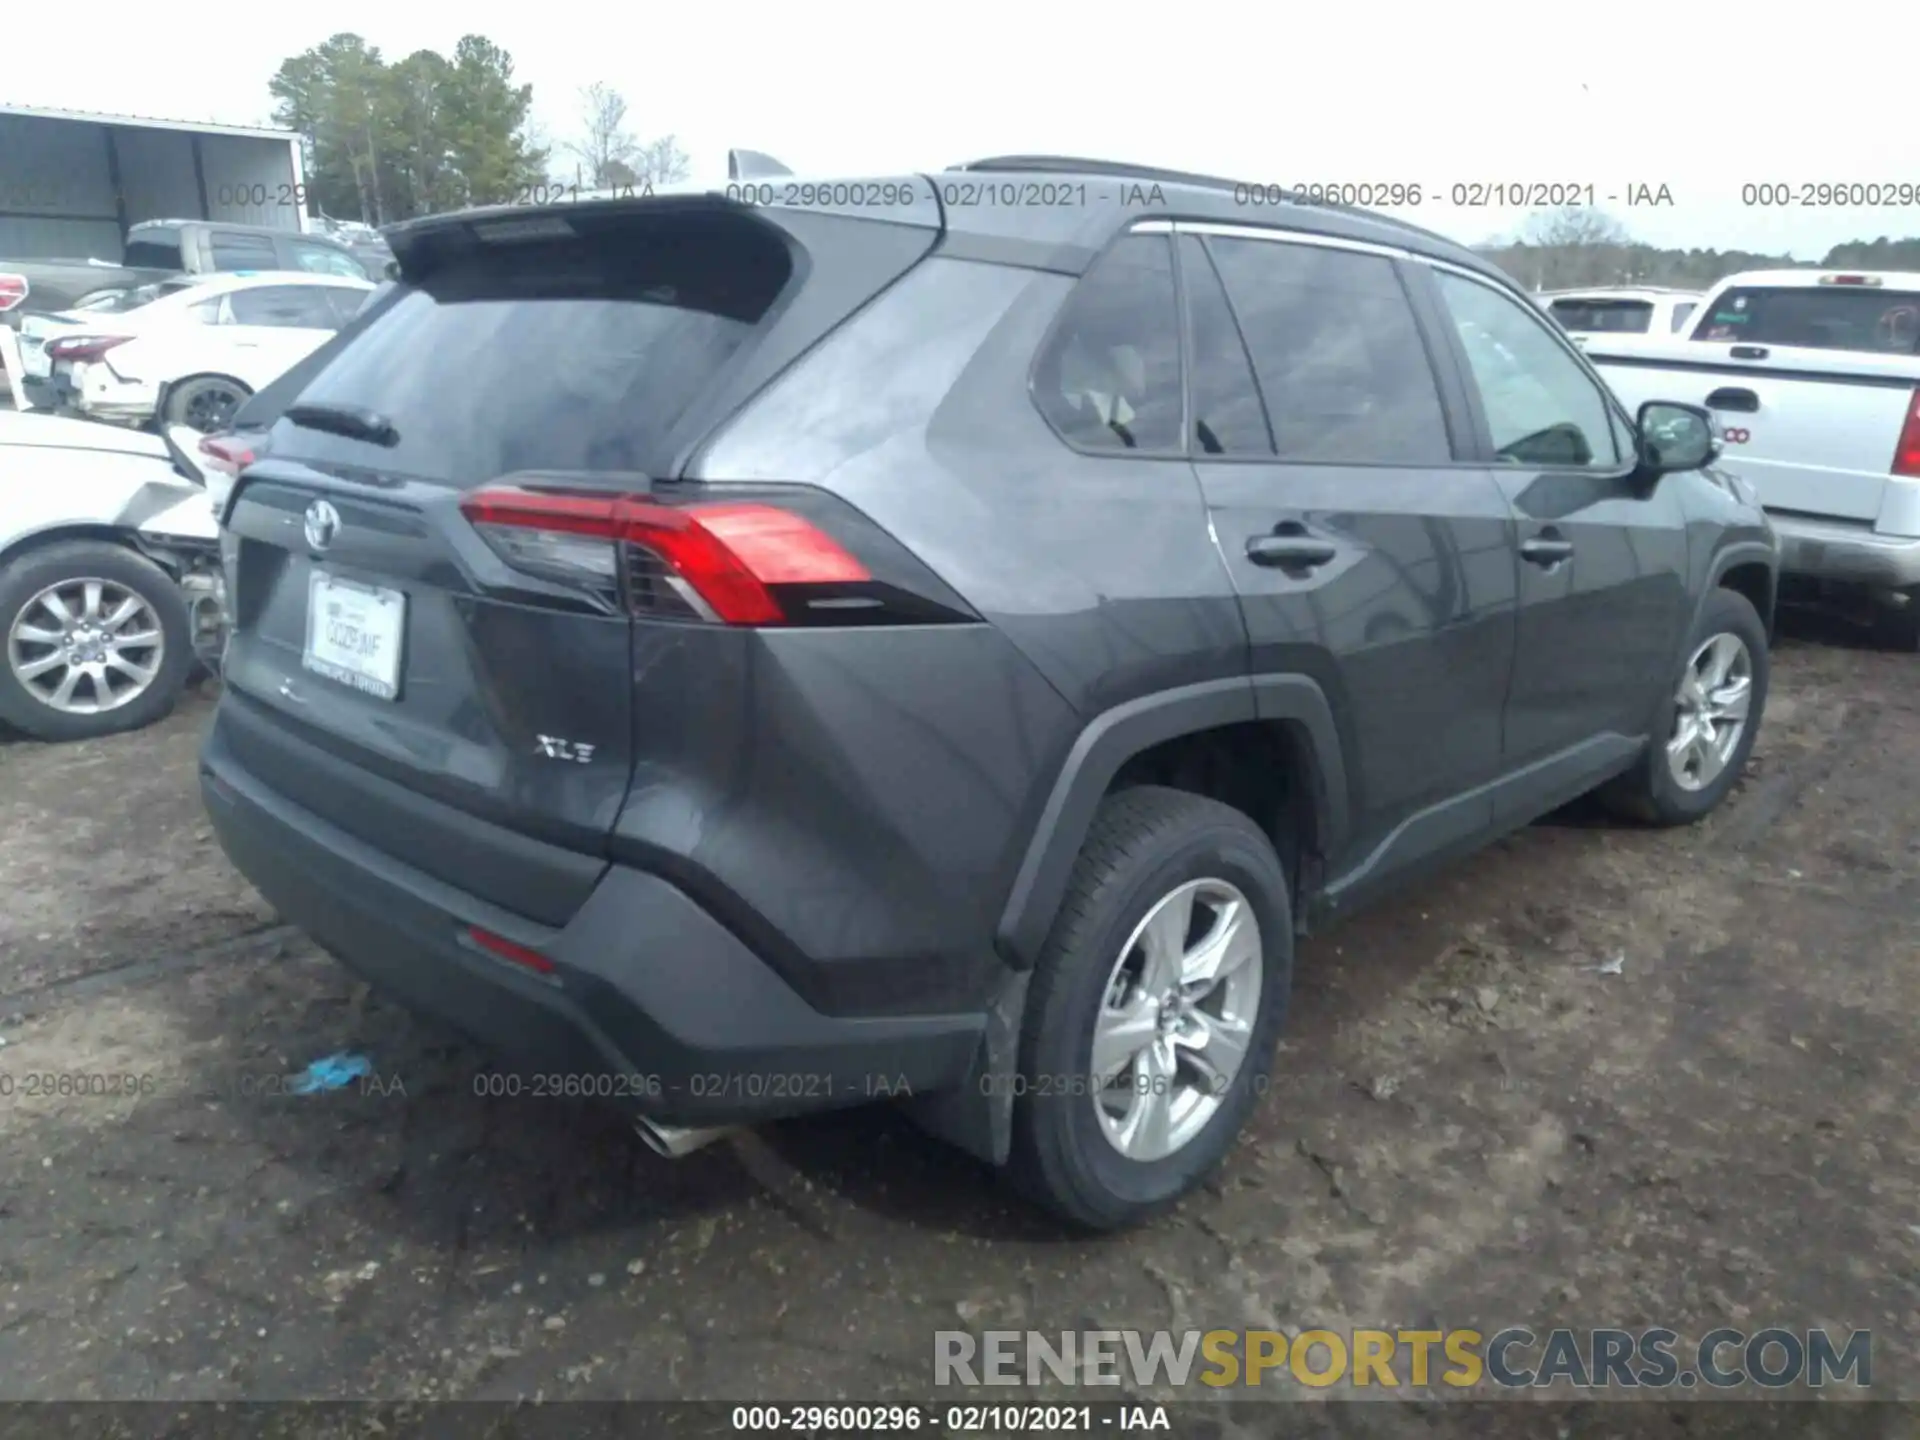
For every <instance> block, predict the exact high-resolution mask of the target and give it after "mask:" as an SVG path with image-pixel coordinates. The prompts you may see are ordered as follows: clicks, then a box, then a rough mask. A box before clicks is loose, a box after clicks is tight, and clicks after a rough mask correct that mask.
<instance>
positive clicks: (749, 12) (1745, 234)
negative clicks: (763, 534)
mask: <svg viewBox="0 0 1920 1440" xmlns="http://www.w3.org/2000/svg"><path fill="white" fill-rule="evenodd" d="M108 8H110V7H108ZM89 13H91V14H94V15H96V16H101V17H102V19H103V23H104V24H105V25H106V26H107V28H108V31H109V32H111V33H115V34H119V35H121V36H122V39H123V41H124V39H125V36H126V35H127V34H128V33H130V32H129V31H128V30H127V29H126V28H124V27H123V26H122V25H121V23H120V22H119V21H117V20H114V19H113V17H112V16H111V15H105V14H103V11H102V9H101V7H98V6H96V7H95V8H94V10H92V11H90V12H89ZM1834 13H1835V14H1839V13H1840V12H1834ZM1905 13H1906V12H1905V11H1904V10H1900V9H1898V8H1896V9H1895V10H1893V11H1888V12H1887V14H1888V15H1894V14H1905ZM1731 14H1732V12H1729V11H1727V10H1726V9H1725V8H1724V7H1720V6H1715V7H1712V8H1711V9H1709V8H1708V7H1707V6H1705V5H1689V4H1685V3H1678V0H1670V3H1665V4H1660V5H1648V4H1639V3H1616V4H1610V5H1607V6H1605V7H1587V6H1582V7H1580V8H1579V9H1578V10H1577V11H1576V10H1574V9H1572V8H1571V7H1564V6H1553V5H1540V4H1533V5H1526V6H1519V5H1514V6H1502V5H1490V4H1483V5H1480V6H1477V7H1476V6H1425V5H1422V6H1418V7H1415V6H1412V5H1408V6H1406V7H1405V8H1404V9H1394V8H1392V7H1386V6H1380V5H1377V4H1369V3H1367V0H1357V3H1354V0H1334V3H1330V4H1317V5H1313V6H1311V7H1308V6H1300V5H1289V6H1285V7H1281V6H1275V5H1272V4H1268V3H1261V0H1183V3H1181V4H1177V5H1173V6H1155V7H1152V8H1151V9H1149V8H1147V7H1144V6H1139V7H1135V6H1129V5H1116V4H1107V5H1088V4H1074V5H1053V6H1048V5H1045V4H1042V3H1038V0H1024V3H1009V0H970V3H964V4H953V3H946V4H941V5H928V4H919V5H906V4H868V3H839V4H830V3H824V0H820V3H811V4H806V3H802V4H784V5H780V6H774V5H771V4H768V5H766V6H764V7H757V6H738V5H731V4H711V5H702V4H670V5H616V4H604V3H595V4H584V3H583V4H578V5H568V6H548V7H543V6H537V5H528V4H525V3H524V0H463V3H461V4H459V5H457V6H455V5H433V4H420V5H417V6H416V7H414V8H413V9H411V10H408V9H406V8H404V7H401V6H397V5H371V4H366V3H365V0H336V3H334V4H331V5H328V6H324V7H315V6H287V7H281V6H278V5H265V6H254V7H248V8H247V9H246V10H245V13H244V16H241V17H240V18H239V20H238V22H237V23H235V22H234V21H233V20H231V19H223V18H219V17H215V18H212V19H206V20H204V21H196V22H194V23H191V24H166V23H155V22H153V20H152V16H151V15H150V14H149V13H148V12H147V11H145V10H141V11H140V12H138V17H137V19H136V18H135V17H134V16H133V15H132V13H131V12H130V13H129V17H128V20H127V24H129V25H137V29H138V36H139V39H138V43H137V44H134V43H116V44H113V45H92V46H87V47H86V48H85V60H84V63H75V64H60V63H57V58H58V57H61V56H72V55H74V54H75V53H76V52H77V50H78V49H79V47H80V46H81V44H82V40H83V37H82V35H81V34H80V32H79V31H77V30H76V28H75V12H74V11H73V10H72V9H70V8H69V7H66V6H61V5H46V6H39V5H36V6H25V5H22V6H14V7H11V9H10V10H9V14H8V24H7V29H8V39H7V42H6V44H5V46H4V47H0V52H3V53H0V101H7V102H12V103H16V104H27V105H46V106H60V107H65V108H71V109H85V110H105V111H112V112H116V113H122V114H125V113H135V114H146V115H158V116H169V117H177V118H187V119H212V120H222V121H226V122H228V123H239V124H263V123H267V121H268V120H269V117H270V114H271V109H272V102H271V99H270V97H269V96H268V94H267V88H266V86H267V80H268V77H270V76H271V75H272V74H273V72H274V71H275V69H277V68H278V66H279V63H280V61H281V60H282V59H284V58H286V57H287V56H289V55H293V54H297V53H298V52H299V51H301V50H303V49H306V48H307V47H309V46H311V45H314V44H317V43H318V42H320V41H321V40H324V39H325V38H326V37H327V36H328V35H330V34H332V33H335V32H337V31H341V30H352V31H355V32H357V33H359V34H361V35H363V36H364V37H366V39H367V40H368V41H369V42H370V43H371V44H374V45H377V46H379V47H380V48H381V50H382V51H383V53H384V54H385V55H386V57H387V58H388V59H390V60H391V59H398V58H399V57H401V56H403V55H405V54H407V53H408V52H409V51H412V50H415V49H420V48H431V49H437V50H441V51H443V52H445V51H450V50H451V49H452V47H453V45H454V42H455V41H456V40H457V39H458V38H459V37H460V35H462V34H463V33H466V32H469V31H477V32H479V33H481V34H484V35H486V36H487V37H488V38H490V39H492V40H493V41H495V42H496V43H497V44H499V45H501V46H503V47H504V48H505V49H507V50H508V51H509V52H511V54H512V55H513V58H514V61H515V65H516V73H517V77H518V78H519V79H521V80H523V81H526V82H530V83H531V84H532V85H533V87H534V102H535V113H536V118H537V120H538V121H539V123H540V125H541V126H542V128H543V129H544V131H545V133H546V137H547V138H548V140H549V141H550V142H560V141H564V140H565V139H567V138H568V137H569V136H570V135H573V134H576V133H577V132H578V130H579V128H580V127H579V118H578V117H579V110H580V104H579V100H578V94H579V91H580V89H581V87H583V86H585V85H587V84H589V83H591V82H593V81H596V80H604V81H606V82H608V83H609V84H611V85H613V86H615V87H616V88H618V89H620V90H621V91H622V92H623V93H624V94H625V95H626V96H627V98H628V100H629V102H630V105H631V107H632V115H633V118H634V120H635V122H636V126H637V128H638V129H639V130H640V131H641V132H642V133H643V135H655V134H660V133H665V132H672V133H674V134H677V135H678V136H679V138H680V142H681V144H682V146H683V147H684V148H685V149H686V150H687V151H688V152H689V153H690V154H691V156H692V157H693V160H694V163H695V169H696V176H697V177H698V176H704V175H706V174H709V173H711V174H716V175H724V173H725V171H724V166H725V160H726V152H727V149H728V148H729V147H730V146H744V147H748V148H752V149H759V150H764V151H767V152H769V153H771V154H773V155H775V156H778V157H779V158H780V159H781V160H783V161H784V162H786V163H787V164H788V165H789V166H790V167H791V168H792V169H794V170H795V171H798V172H801V173H803V174H815V175H858V174H875V173H885V172H896V173H897V172H901V171H911V170H927V169H938V168H943V167H944V166H946V165H948V164H952V163H954V162H956V161H960V160H963V159H968V158H978V157H981V156H986V155H996V154H1007V153H1016V152H1028V153H1033V152H1048V153H1062V154H1075V155H1098V156H1108V157H1114V158H1124V159H1128V160H1134V161H1138V162H1141V163H1149V164H1160V165H1168V166H1174V167H1179V168H1186V169H1194V170H1205V171H1209V172H1212V173H1216V174H1229V175H1233V176H1235V177H1238V178H1244V179H1248V180H1254V181H1264V182H1272V183H1275V184H1280V185H1292V184H1295V183H1307V184H1313V183H1355V184H1358V183H1368V182H1373V183H1378V182H1389V183H1394V182H1399V183H1417V184H1420V185H1421V186H1422V187H1423V188H1424V189H1425V190H1426V191H1427V192H1428V194H1429V197H1430V198H1429V199H1428V200H1427V201H1426V203H1424V204H1423V205H1422V206H1421V207H1420V208H1419V209H1418V210H1417V211H1403V212H1401V213H1403V214H1405V215H1406V216H1407V218H1410V219H1414V220H1417V221H1418V222H1420V223H1422V224H1425V225H1427V226H1429V227H1430V228H1433V229H1436V230H1440V231H1442V232H1444V233H1447V234H1450V235H1454V236H1456V237H1458V238H1460V239H1462V240H1466V241H1468V242H1478V241H1480V240H1484V239H1486V238H1488V237H1489V236H1491V235H1494V234H1498V233H1503V232H1510V231H1511V230H1512V229H1513V228H1514V227H1515V226H1516V225H1518V224H1519V222H1520V221H1521V220H1522V219H1523V218H1524V213H1525V212H1524V211H1514V210H1499V209H1464V210H1463V209H1456V208H1454V207H1452V206H1451V205H1450V204H1449V203H1447V201H1448V199H1449V197H1450V195H1451V192H1452V189H1453V187H1454V186H1456V185H1475V184H1481V185H1484V184H1489V183H1492V184H1497V183H1502V182H1504V183H1506V184H1508V185H1516V184H1534V183H1558V184H1561V185H1573V186H1586V185H1591V186H1593V187H1594V191H1595V199H1596V201H1597V202H1598V203H1599V205H1600V208H1602V209H1605V210H1607V211H1608V212H1609V213H1611V214H1612V215H1613V216H1614V217H1615V218H1616V219H1618V220H1620V221H1621V222H1622V223H1624V224H1625V225H1627V227H1628V228H1629V229H1630V231H1631V232H1632V233H1633V234H1634V235H1635V237H1636V238H1639V239H1643V240H1646V241H1648V242H1650V243H1654V244H1660V245H1681V246H1687V245H1701V246H1716V247H1719V248H1722V249H1727V248H1735V247H1739V248H1746V249H1752V250H1781V249H1785V250H1789V251H1791V252H1792V253H1794V254H1795V255H1796V256H1798V257H1800V258H1818V257H1819V255H1820V254H1822V253H1823V252H1824V251H1825V250H1826V249H1827V248H1828V247H1829V246H1831V245H1833V244H1835V243H1837V242H1839V241H1843V240H1850V239H1856V238H1861V239H1871V238H1874V237H1876V236H1879V235H1890V236H1894V237H1904V236H1915V235H1920V207H1916V206H1913V205H1907V206H1905V207H1900V206H1895V205H1883V206H1879V207H1876V208H1855V209H1834V208H1829V207H1802V206H1800V205H1797V204H1796V205H1793V206H1789V207H1785V208H1753V207H1750V206H1747V205H1745V204H1743V203H1742V186H1743V184H1747V183H1762V182H1766V183H1778V184H1781V185H1783V186H1788V187H1794V186H1798V185H1799V184H1801V183H1803V182H1814V183H1820V182H1862V183H1867V182H1882V183H1884V182H1894V183H1895V184H1900V183H1904V184H1906V185H1907V186H1908V188H1909V191H1910V192H1911V190H1912V188H1913V187H1914V186H1916V185H1920V144H1916V140H1915V134H1914V131H1915V124H1914V122H1915V109H1914V105H1913V80H1912V68H1913V59H1912V46H1911V41H1912V40H1913V38H1914V35H1915V33H1916V29H1917V27H1916V26H1915V23H1914V22H1913V21H1911V20H1902V21H1901V22H1900V25H1901V26H1903V27H1905V28H1906V29H1907V30H1908V34H1907V37H1906V38H1905V39H1904V40H1901V39H1900V38H1899V37H1896V36H1894V35H1893V34H1892V33H1891V32H1886V33H1882V30H1883V27H1881V26H1879V25H1878V24H1867V25H1866V26H1865V27H1864V32H1863V31H1862V28H1861V27H1860V26H1856V25H1852V24H1846V25H1836V26H1832V27H1827V28H1829V29H1830V30H1831V38H1823V36H1822V34H1821V33H1820V32H1821V28H1822V27H1819V26H1796V27H1793V28H1794V33H1793V36H1792V39H1791V42H1790V43H1788V42H1786V41H1783V40H1781V39H1780V38H1779V35H1778V33H1777V32H1776V33H1775V34H1774V38H1773V39H1772V40H1763V39H1761V38H1760V37H1759V35H1758V34H1756V33H1755V31H1754V27H1752V26H1750V25H1748V24H1746V23H1745V22H1739V23H1736V24H1733V25H1732V26H1731V27H1728V28H1724V29H1723V28H1722V27H1723V26H1726V22H1727V20H1728V17H1729V16H1730V15H1731ZM1695 15H1697V17H1698V18H1697V19H1696V18H1694V16H1695ZM563 16H564V19H563V18H562V17H563ZM1588 17H1594V18H1588ZM1736 32H1744V34H1736ZM1883 42H1884V43H1883ZM1876 57H1884V58H1883V59H1882V58H1876ZM1640 185H1645V186H1648V187H1650V188H1652V189H1655V190H1657V189H1658V188H1659V187H1660V186H1662V185H1664V186H1666V187H1667V189H1668V190H1669V192H1670V193H1671V195H1672V197H1673V204H1672V205H1671V206H1666V207H1658V208H1649V207H1630V206H1629V205H1628V204H1627V203H1626V200H1627V196H1628V193H1629V190H1630V188H1631V187H1636V186H1640ZM1436 193H1437V194H1438V197H1439V198H1438V200H1437V201H1436V200H1435V199H1434V198H1431V197H1432V196H1434V195H1435V194H1436ZM1609 197H1617V198H1614V199H1609Z"/></svg>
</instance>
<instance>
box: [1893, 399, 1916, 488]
mask: <svg viewBox="0 0 1920 1440" xmlns="http://www.w3.org/2000/svg"><path fill="white" fill-rule="evenodd" d="M1893 473H1894V474H1896V475H1905V476H1907V477H1909V478H1911V479H1915V480H1920V390H1915V391H1914V392H1913V394H1911V395H1909V396H1908V397H1907V419H1906V423H1905V424H1903V425H1902V426H1901V427H1900V442H1899V443H1898V444H1897V445H1895V446H1894V447H1893Z"/></svg>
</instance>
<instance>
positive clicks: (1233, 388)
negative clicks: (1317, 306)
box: [1180, 235, 1273, 455]
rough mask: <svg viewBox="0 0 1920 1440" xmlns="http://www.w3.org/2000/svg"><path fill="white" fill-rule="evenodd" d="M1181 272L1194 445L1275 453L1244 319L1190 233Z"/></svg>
mask: <svg viewBox="0 0 1920 1440" xmlns="http://www.w3.org/2000/svg"><path fill="white" fill-rule="evenodd" d="M1180 275H1181V278H1182V280H1184V281H1185V283H1186V290H1187V322H1188V324H1189V325H1190V326H1191V327H1192V349H1191V350H1190V351H1189V352H1188V353H1189V354H1190V355H1191V357H1192V361H1191V363H1192V366H1193V372H1192V376H1191V379H1190V381H1189V389H1190V391H1191V393H1192V399H1193V444H1194V448H1195V449H1196V450H1198V451H1199V452H1200V453H1201V454H1203V455H1271V454H1273V431H1272V430H1271V429H1269V428H1268V425H1267V412H1266V408H1265V407H1264V406H1263V405H1262V404H1261V403H1260V389H1259V387H1258V386H1257V385H1255V384H1254V381H1253V361H1252V360H1251V359H1250V358H1249V357H1248V355H1247V346H1246V341H1245V339H1244V338H1243V337H1242V336H1241V334H1240V324H1239V322H1238V321H1237V320H1235V319H1234V318H1233V310H1232V308H1231V307H1229V306H1228V304H1227V292H1226V291H1225V290H1223V289H1221V288H1220V276H1219V273H1218V272H1217V271H1216V270H1215V269H1214V268H1213V261H1212V260H1210V259H1209V258H1208V257H1207V251H1206V247H1205V246H1203V245H1202V244H1201V243H1200V242H1199V241H1198V240H1197V239H1195V238H1194V237H1193V236H1191V235H1184V236H1182V237H1181V239H1180Z"/></svg>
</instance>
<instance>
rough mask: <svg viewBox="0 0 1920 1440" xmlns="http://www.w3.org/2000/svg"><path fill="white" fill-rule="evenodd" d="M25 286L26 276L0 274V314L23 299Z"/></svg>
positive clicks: (25, 295) (24, 297) (25, 292)
mask: <svg viewBox="0 0 1920 1440" xmlns="http://www.w3.org/2000/svg"><path fill="white" fill-rule="evenodd" d="M27 288H28V287H27V277H26V276H24V275H0V315H4V314H5V313H6V312H7V311H9V310H11V309H13V307H14V306H16V305H18V304H20V303H21V301H23V300H25V299H26V298H27Z"/></svg>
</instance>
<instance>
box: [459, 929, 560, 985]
mask: <svg viewBox="0 0 1920 1440" xmlns="http://www.w3.org/2000/svg"><path fill="white" fill-rule="evenodd" d="M467 938H468V939H469V940H471V941H473V943H474V944H476V945H478V946H479V947H480V948H481V949H482V950H485V951H486V952H487V953H488V954H490V955H495V956H498V957H499V958H500V959H502V960H506V961H510V962H511V963H513V964H515V965H519V966H521V967H522V968H524V969H527V970H531V971H533V972H534V973H535V974H536V975H551V974H553V961H551V960H549V959H548V958H547V957H546V956H544V955H542V954H541V953H540V952H539V951H538V950H529V949H528V948H527V947H526V946H525V945H522V944H519V943H518V942H516V941H513V940H509V939H507V937H506V936H504V935H496V934H494V933H493V932H492V931H491V930H482V929H481V928H480V927H479V926H478V925H470V926H468V927H467Z"/></svg>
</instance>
